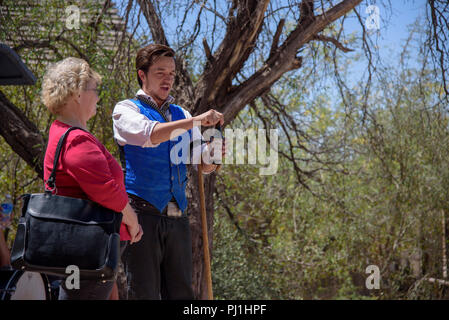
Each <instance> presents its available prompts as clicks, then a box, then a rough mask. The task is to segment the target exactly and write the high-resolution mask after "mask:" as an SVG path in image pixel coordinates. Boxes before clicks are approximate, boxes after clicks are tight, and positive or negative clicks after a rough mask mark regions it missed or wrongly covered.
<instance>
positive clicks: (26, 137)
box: [0, 91, 45, 178]
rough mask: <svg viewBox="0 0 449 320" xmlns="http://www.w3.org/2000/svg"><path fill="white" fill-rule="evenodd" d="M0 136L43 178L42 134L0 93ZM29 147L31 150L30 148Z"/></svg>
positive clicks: (43, 142) (43, 144)
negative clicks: (1, 122)
mask: <svg viewBox="0 0 449 320" xmlns="http://www.w3.org/2000/svg"><path fill="white" fill-rule="evenodd" d="M0 118H1V119H2V120H3V125H1V126H0V135H1V136H2V137H3V138H4V139H5V141H6V142H7V143H8V144H9V145H10V146H11V148H12V150H13V151H14V152H15V153H17V154H18V155H19V156H20V157H21V158H22V159H24V160H25V161H26V162H27V163H28V164H29V165H30V166H31V168H33V169H34V170H35V171H36V172H37V174H38V175H39V177H40V178H43V169H42V165H43V159H44V152H45V141H44V138H43V137H42V134H41V133H40V131H39V130H38V129H37V127H36V125H35V124H34V123H32V122H31V121H30V120H28V118H27V117H26V116H25V114H23V112H22V111H21V110H20V109H19V108H17V107H16V106H15V105H13V104H12V103H11V102H10V101H9V100H8V98H6V96H5V95H4V94H3V93H2V92H1V91H0ZM30 146H31V148H30Z"/></svg>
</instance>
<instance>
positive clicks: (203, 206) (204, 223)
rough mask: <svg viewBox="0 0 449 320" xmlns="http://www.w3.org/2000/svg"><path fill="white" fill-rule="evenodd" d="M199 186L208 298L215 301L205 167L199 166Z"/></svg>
mask: <svg viewBox="0 0 449 320" xmlns="http://www.w3.org/2000/svg"><path fill="white" fill-rule="evenodd" d="M198 185H199V188H200V205H201V223H202V230H203V248H204V266H205V277H206V284H207V298H208V300H214V295H213V292H212V273H211V268H210V254H209V237H208V235H207V218H206V198H205V196H204V181H203V166H202V165H201V164H199V165H198Z"/></svg>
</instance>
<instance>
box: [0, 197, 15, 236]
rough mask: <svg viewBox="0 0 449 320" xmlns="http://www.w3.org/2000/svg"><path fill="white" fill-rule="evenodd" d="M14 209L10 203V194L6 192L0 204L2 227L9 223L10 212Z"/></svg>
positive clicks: (0, 224)
mask: <svg viewBox="0 0 449 320" xmlns="http://www.w3.org/2000/svg"><path fill="white" fill-rule="evenodd" d="M13 209H14V205H13V203H12V199H11V195H10V194H7V195H6V196H5V199H4V201H3V202H2V204H1V223H0V227H1V228H2V229H6V228H7V227H9V226H10V224H11V213H12V210H13Z"/></svg>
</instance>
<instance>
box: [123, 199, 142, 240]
mask: <svg viewBox="0 0 449 320" xmlns="http://www.w3.org/2000/svg"><path fill="white" fill-rule="evenodd" d="M122 213H123V223H124V224H126V227H127V228H128V231H129V234H130V235H131V242H130V243H131V244H133V243H135V242H138V241H140V239H141V238H142V235H143V230H142V226H141V225H140V224H139V220H138V219H137V214H136V212H135V211H134V209H133V208H132V207H131V205H130V204H129V202H128V203H127V204H126V206H125V208H124V209H123V210H122Z"/></svg>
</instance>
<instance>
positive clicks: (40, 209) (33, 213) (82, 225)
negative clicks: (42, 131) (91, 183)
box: [11, 127, 122, 280]
mask: <svg viewBox="0 0 449 320" xmlns="http://www.w3.org/2000/svg"><path fill="white" fill-rule="evenodd" d="M74 129H80V130H83V129H81V128H77V127H71V128H69V129H68V130H67V131H66V132H65V133H64V135H63V136H62V137H61V138H60V139H59V142H58V146H57V148H56V154H55V160H54V162H53V170H52V172H51V175H50V177H49V179H48V181H47V185H48V186H49V188H51V190H48V189H47V187H45V193H34V194H26V195H23V196H22V198H23V204H22V215H21V218H20V220H19V224H18V227H17V233H16V237H15V239H14V244H13V247H12V251H11V265H12V266H13V267H14V268H16V269H20V270H25V271H35V272H39V273H45V274H51V275H56V276H60V277H62V278H65V277H67V276H69V275H70V274H72V272H73V271H68V272H67V273H66V270H67V269H66V268H67V267H68V266H73V265H75V266H77V267H78V268H79V271H80V273H79V274H80V280H85V279H98V280H113V279H115V276H116V274H117V271H118V263H119V255H120V253H119V252H120V235H119V232H120V223H121V220H122V214H121V213H118V212H115V211H113V210H110V209H107V208H105V207H103V206H101V205H99V204H97V203H95V202H93V201H90V200H85V199H79V198H71V197H64V196H58V195H55V194H53V190H55V189H56V187H55V177H56V167H57V163H58V160H59V156H60V153H61V149H62V145H63V144H64V140H65V138H66V136H67V135H68V133H69V132H70V131H71V130H74ZM71 268H73V267H71Z"/></svg>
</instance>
